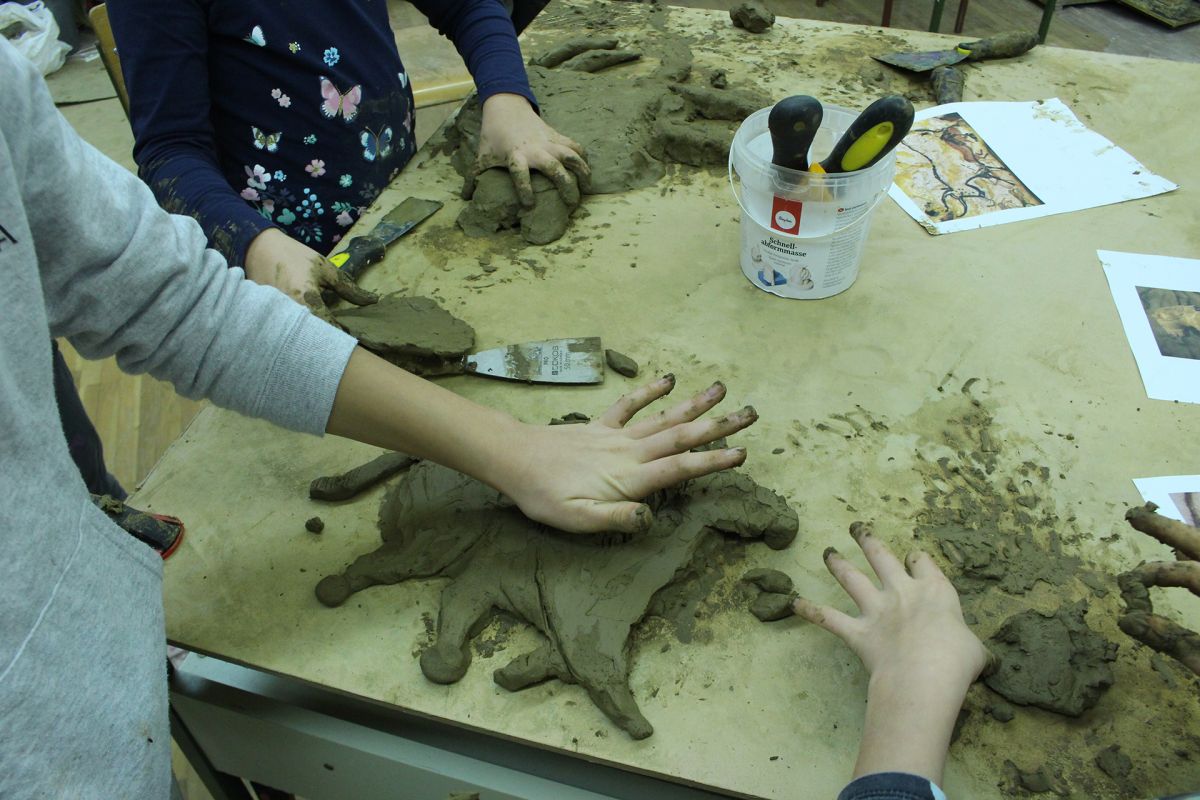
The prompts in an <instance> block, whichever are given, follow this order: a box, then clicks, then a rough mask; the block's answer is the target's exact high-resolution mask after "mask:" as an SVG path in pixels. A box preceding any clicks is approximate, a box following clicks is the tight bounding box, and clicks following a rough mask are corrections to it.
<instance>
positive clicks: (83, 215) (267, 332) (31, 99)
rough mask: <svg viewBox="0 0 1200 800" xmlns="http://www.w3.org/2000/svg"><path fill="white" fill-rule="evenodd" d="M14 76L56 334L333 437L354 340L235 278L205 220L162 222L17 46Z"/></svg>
mask: <svg viewBox="0 0 1200 800" xmlns="http://www.w3.org/2000/svg"><path fill="white" fill-rule="evenodd" d="M0 72H2V73H3V74H5V75H9V76H10V83H9V88H7V89H6V90H5V92H4V93H3V96H2V97H0V125H3V126H4V128H5V130H4V133H5V139H6V140H7V142H8V145H9V147H10V150H11V151H12V161H13V163H14V164H15V165H16V171H17V173H18V174H17V182H18V185H19V186H20V191H21V200H22V203H23V205H24V207H25V211H26V214H27V217H28V219H29V225H30V229H31V230H32V232H33V238H34V248H35V250H36V253H37V261H38V269H39V273H40V275H41V282H42V292H43V294H44V298H41V299H42V300H43V301H44V302H45V305H46V311H47V316H48V317H49V321H50V328H51V331H52V333H53V334H54V335H55V336H65V337H67V338H68V339H69V340H70V341H71V343H72V344H73V345H74V346H75V347H76V348H77V349H78V350H79V352H80V353H81V354H82V355H84V356H85V357H87V358H102V357H106V356H109V355H115V356H116V358H117V363H118V364H119V365H120V367H121V369H123V370H125V371H127V372H133V373H139V372H148V373H150V374H151V375H153V376H154V377H156V378H160V379H163V380H167V381H170V382H171V383H172V384H173V385H174V386H175V389H176V391H178V392H179V393H180V394H183V395H185V396H187V397H191V398H197V397H207V398H209V399H210V400H212V401H213V402H214V403H216V404H217V405H220V406H224V407H226V408H231V409H234V410H236V411H239V412H241V413H243V414H248V415H250V416H256V417H262V418H264V419H268V420H270V421H271V422H274V423H276V424H279V425H283V426H286V427H289V428H293V429H296V430H303V431H308V432H312V433H322V432H324V430H325V425H326V423H327V421H328V418H329V412H330V409H331V408H332V406H333V398H334V395H335V393H336V391H337V387H338V383H339V381H340V380H341V376H342V372H343V371H344V370H345V367H346V362H347V361H348V359H349V358H350V353H351V352H352V350H353V348H354V340H353V339H352V338H350V337H349V336H347V335H346V334H345V333H343V332H341V331H339V330H336V329H335V328H333V327H331V326H329V325H327V324H326V323H324V322H322V321H321V320H319V319H317V318H316V317H314V316H312V315H311V314H310V313H309V312H308V311H307V310H306V309H304V308H303V307H302V306H300V305H298V304H297V303H294V302H293V301H292V300H290V299H289V298H287V297H285V296H284V295H283V294H282V293H280V292H278V291H276V290H275V289H273V288H269V287H265V286H259V285H257V284H254V283H252V282H250V281H247V280H245V279H244V276H243V273H242V271H241V270H240V269H229V268H228V267H226V266H225V262H224V260H223V259H222V258H221V257H220V256H219V255H218V254H217V253H216V252H214V251H211V250H207V249H206V246H205V238H204V234H203V233H202V232H201V230H200V227H199V225H197V224H196V222H195V221H194V220H192V219H190V218H187V217H181V216H175V215H170V214H167V213H166V212H164V211H162V210H161V209H160V208H159V207H158V205H157V203H156V202H155V200H154V197H153V196H152V195H151V193H150V191H149V190H148V189H147V188H146V187H145V185H143V184H142V182H141V181H139V180H138V179H137V178H136V177H135V176H134V175H132V174H131V173H129V172H128V171H126V170H125V169H123V168H122V167H120V166H119V165H117V164H115V163H114V162H112V161H110V160H109V159H107V158H105V157H104V156H103V155H101V154H100V153H99V152H97V151H96V150H95V149H93V148H92V147H91V146H89V145H88V144H86V143H85V142H84V141H83V140H81V139H80V138H79V136H78V134H76V133H75V131H74V130H73V129H72V128H71V127H70V126H69V125H68V124H67V122H66V121H65V120H64V119H63V118H62V116H61V115H60V114H59V113H58V112H57V110H56V109H55V108H54V105H53V103H52V102H51V100H50V95H49V93H48V91H47V90H46V86H45V83H43V81H42V79H41V76H40V75H38V74H37V72H36V71H35V70H34V69H33V67H32V66H31V65H30V64H29V63H28V62H27V61H26V60H25V59H24V58H23V57H22V56H20V55H18V54H17V53H16V51H15V50H13V49H12V47H11V46H9V45H8V44H7V43H6V42H0ZM28 299H29V300H34V298H28Z"/></svg>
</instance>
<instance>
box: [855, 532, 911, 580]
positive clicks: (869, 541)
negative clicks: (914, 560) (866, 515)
mask: <svg viewBox="0 0 1200 800" xmlns="http://www.w3.org/2000/svg"><path fill="white" fill-rule="evenodd" d="M850 536H851V537H853V538H854V541H855V542H857V543H858V546H859V547H860V548H862V551H863V555H865V556H866V557H867V563H868V564H870V565H871V569H873V570H875V574H876V575H878V576H879V580H880V581H881V582H882V583H883V585H884V586H885V587H886V586H891V585H893V584H895V583H896V582H897V581H900V580H907V579H908V577H909V576H908V572H907V570H905V569H904V565H903V564H901V563H900V559H898V558H896V556H895V555H893V554H892V551H891V550H889V549H888V547H887V545H885V544H884V543H883V542H881V541H880V540H879V539H878V538H877V537H876V536H875V534H874V531H873V530H872V529H871V524H870V523H868V522H853V523H851V524H850Z"/></svg>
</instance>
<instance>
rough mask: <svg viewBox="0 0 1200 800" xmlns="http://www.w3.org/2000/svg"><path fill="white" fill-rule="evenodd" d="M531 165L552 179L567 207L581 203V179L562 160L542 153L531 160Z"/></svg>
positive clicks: (573, 206)
mask: <svg viewBox="0 0 1200 800" xmlns="http://www.w3.org/2000/svg"><path fill="white" fill-rule="evenodd" d="M568 152H569V151H568ZM576 157H577V158H578V156H576ZM530 166H531V167H533V168H534V169H536V170H537V171H538V172H540V173H542V174H543V175H545V176H546V177H547V178H549V179H550V182H551V183H553V184H554V188H555V190H556V191H557V192H558V196H559V197H561V198H562V200H563V202H564V203H566V204H567V208H575V206H577V205H579V179H578V178H577V177H576V176H575V173H573V172H571V171H570V170H568V169H567V168H566V167H564V166H563V163H562V162H561V161H559V160H558V159H557V158H554V157H553V156H551V155H549V154H542V156H541V157H540V158H538V159H537V160H536V161H531V162H530Z"/></svg>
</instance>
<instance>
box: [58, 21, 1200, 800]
mask: <svg viewBox="0 0 1200 800" xmlns="http://www.w3.org/2000/svg"><path fill="white" fill-rule="evenodd" d="M674 2H676V3H677V4H679V5H688V6H694V7H707V8H728V7H729V6H730V5H732V3H733V2H734V0H674ZM767 2H768V4H769V5H770V6H771V7H772V8H773V9H774V11H775V12H776V13H777V14H779V15H782V16H792V17H807V18H814V19H825V20H833V21H841V22H853V23H860V24H868V25H878V24H879V22H880V19H879V17H880V8H881V7H882V2H881V0H827V2H826V3H825V5H823V6H817V5H816V0H767ZM957 3H958V0H951V2H949V3H947V9H946V13H945V17H944V19H943V22H942V30H943V31H945V32H949V31H950V29H951V27H952V25H953V20H954V13H955V11H956V10H957V8H958V5H957ZM931 4H932V3H931V0H895V10H894V15H893V20H892V22H893V25H894V26H895V27H900V28H910V29H920V30H924V29H927V28H928V24H929V11H930V7H931ZM389 8H390V10H391V12H392V21H393V26H394V27H395V28H396V29H397V39H398V41H399V43H400V48H401V53H402V54H403V55H404V56H405V63H406V66H407V67H408V69H409V72H410V74H411V75H412V79H413V85H414V87H416V88H420V87H422V86H433V85H439V84H443V83H452V82H454V81H461V80H464V79H466V78H467V77H468V76H467V73H466V71H465V69H464V68H462V66H461V62H460V61H458V60H457V57H456V56H455V54H454V51H453V48H452V47H451V46H450V45H449V44H448V43H447V42H445V40H442V39H440V38H439V37H437V35H436V34H435V33H434V32H433V31H432V29H430V28H429V27H428V26H426V25H424V24H423V19H422V18H421V16H420V15H419V13H418V12H416V11H415V9H414V8H413V7H412V6H410V5H409V4H408V3H405V2H401V0H389ZM1040 18H1041V6H1040V5H1039V4H1038V3H1037V2H1034V0H974V2H971V3H970V5H969V9H968V13H967V17H966V26H965V29H964V32H963V34H964V38H972V37H975V38H978V37H983V36H987V35H990V34H993V33H997V32H1000V31H1003V30H1009V29H1012V28H1034V27H1036V26H1037V23H1038V21H1039V20H1040ZM1049 44H1052V45H1057V46H1061V47H1072V48H1079V49H1088V50H1101V51H1107V52H1115V53H1124V54H1128V55H1140V56H1155V57H1158V58H1166V59H1175V60H1185V61H1200V25H1193V26H1191V27H1190V28H1185V29H1181V30H1176V31H1172V30H1170V29H1167V28H1165V27H1163V26H1161V25H1158V24H1156V23H1154V22H1152V21H1149V20H1147V19H1146V18H1144V17H1140V16H1139V15H1137V14H1136V13H1134V12H1132V11H1129V10H1128V9H1125V8H1124V7H1123V6H1119V5H1118V4H1116V3H1111V2H1106V3H1100V4H1090V5H1078V6H1071V7H1067V8H1064V9H1060V10H1059V12H1058V13H1057V15H1056V17H1055V19H1054V24H1053V26H1052V28H1051V32H1050V38H1049ZM98 68H99V65H98V62H96V63H95V64H94V65H93V66H92V67H90V68H89V69H90V70H91V71H90V73H89V72H88V70H87V69H77V70H72V71H71V72H70V73H69V74H70V76H72V77H69V78H68V79H66V80H60V81H58V82H57V84H56V85H55V86H54V88H53V91H54V92H55V96H56V97H65V96H66V95H68V94H70V93H71V91H72V89H73V88H74V89H75V90H76V93H77V94H78V93H79V92H83V93H86V92H89V91H94V89H95V87H96V85H97V81H98V80H99V81H101V88H107V84H105V83H103V79H102V78H97V75H96V72H95V70H96V69H98ZM66 72H67V71H66V70H64V73H66ZM76 74H78V75H79V76H80V77H79V78H78V82H79V84H80V86H75V87H72V86H71V85H70V84H71V82H72V81H74V80H76V79H75V78H74V77H73V76H74V75H76ZM101 74H102V73H101ZM84 84H86V86H84ZM60 93H62V94H60ZM102 93H103V92H102ZM455 105H456V104H455V103H447V104H444V105H441V106H435V107H428V108H422V109H421V110H420V111H419V113H418V114H417V139H418V142H423V141H424V140H425V139H426V138H428V136H429V135H430V134H431V133H432V132H433V131H434V130H435V129H436V128H437V126H438V125H440V124H441V122H442V120H443V119H444V118H445V117H446V115H447V114H448V113H449V112H450V111H451V110H452V109H453V108H454V107H455ZM61 110H62V112H63V114H64V116H65V117H66V118H67V120H68V121H69V122H71V124H72V125H74V126H75V128H76V129H77V130H78V131H79V132H80V133H81V135H82V136H83V137H84V138H85V139H86V140H88V141H89V142H90V143H91V144H92V145H94V146H95V147H96V148H97V149H99V150H100V151H101V152H103V153H105V154H106V155H108V156H109V157H111V158H113V159H114V160H116V161H117V162H119V163H121V164H123V165H124V166H126V167H127V168H129V169H133V161H132V158H131V156H130V153H131V151H132V147H133V138H132V135H131V133H130V130H129V125H128V122H127V121H126V118H125V116H124V113H123V112H122V111H121V108H120V106H119V105H118V103H117V101H116V100H115V99H101V100H95V101H92V102H77V103H73V104H70V105H64V106H62V107H61ZM60 344H62V345H63V354H64V356H65V357H66V359H67V363H68V365H69V366H70V368H71V371H72V373H73V375H74V377H75V380H76V385H77V386H78V387H79V391H80V395H81V397H82V399H83V403H84V405H85V407H86V408H87V409H88V412H89V413H90V414H91V416H92V420H93V422H94V424H95V425H96V428H97V430H98V431H99V433H100V436H101V439H102V440H103V442H104V446H105V451H106V455H107V459H108V464H109V469H110V471H111V472H113V474H115V475H116V477H117V478H118V479H119V480H120V481H121V483H122V484H123V485H124V486H125V487H126V488H127V489H129V490H132V489H133V488H134V487H136V486H137V484H138V483H139V482H140V481H141V480H143V479H144V478H145V477H146V475H147V474H148V473H149V471H150V470H151V468H152V467H153V466H154V464H155V462H156V461H157V460H158V459H159V457H160V456H161V455H162V453H163V452H165V450H166V448H167V447H168V446H169V445H170V444H171V443H172V442H173V441H174V440H175V439H176V438H178V436H179V434H180V433H181V432H182V431H183V430H184V428H186V427H187V425H188V423H189V422H190V421H191V419H192V418H193V417H194V416H195V414H196V412H197V411H198V410H199V409H200V408H202V407H203V404H202V403H195V402H191V401H188V400H184V399H182V398H180V397H178V396H177V395H175V394H174V392H173V391H172V390H171V387H170V386H168V385H166V384H164V383H162V382H159V381H156V380H154V379H152V378H149V377H145V376H129V375H125V374H124V373H122V372H121V371H120V370H119V369H118V368H117V366H116V363H115V362H114V361H113V360H112V359H106V360H104V361H87V360H85V359H83V358H81V357H79V356H78V354H76V353H75V351H74V350H73V349H72V348H71V347H70V345H69V344H67V343H65V342H61V343H60ZM185 522H186V520H185ZM176 765H177V772H178V773H179V774H180V779H181V784H182V788H183V790H184V797H185V798H188V799H189V800H206V799H207V798H208V794H207V792H205V791H204V788H203V786H202V785H201V784H200V783H199V781H198V780H197V779H196V777H195V775H194V774H193V773H191V772H190V771H189V770H187V769H186V768H185V766H184V765H183V762H182V761H181V760H180V759H179V757H178V755H176Z"/></svg>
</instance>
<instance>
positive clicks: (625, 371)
mask: <svg viewBox="0 0 1200 800" xmlns="http://www.w3.org/2000/svg"><path fill="white" fill-rule="evenodd" d="M604 360H605V361H606V362H607V363H608V367H609V369H611V370H612V371H613V372H616V373H618V374H619V375H624V376H625V377H626V378H636V377H637V376H638V363H637V362H636V361H634V360H633V359H632V358H630V357H629V356H627V355H625V354H624V353H618V352H617V351H616V350H605V351H604Z"/></svg>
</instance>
